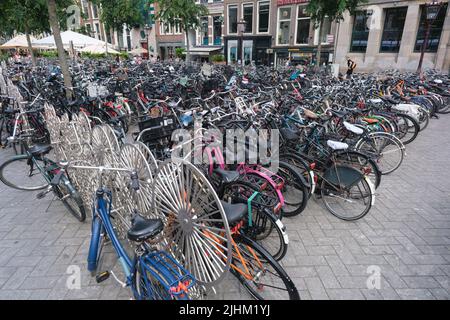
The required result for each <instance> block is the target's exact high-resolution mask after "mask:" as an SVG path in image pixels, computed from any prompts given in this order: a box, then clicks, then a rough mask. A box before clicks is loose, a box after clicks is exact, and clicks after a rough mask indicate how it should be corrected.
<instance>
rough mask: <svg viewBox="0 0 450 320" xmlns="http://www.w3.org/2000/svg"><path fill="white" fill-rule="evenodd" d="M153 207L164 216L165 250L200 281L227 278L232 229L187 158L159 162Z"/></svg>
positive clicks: (207, 283)
mask: <svg viewBox="0 0 450 320" xmlns="http://www.w3.org/2000/svg"><path fill="white" fill-rule="evenodd" d="M152 204H153V206H152V207H153V211H154V213H155V214H156V215H157V217H158V218H161V219H163V221H164V225H165V229H164V236H165V237H164V245H165V247H166V250H167V251H169V252H171V253H172V254H173V256H174V257H175V258H176V259H177V260H178V261H179V262H180V263H181V264H182V265H183V266H184V267H185V268H186V269H187V270H189V272H190V273H191V274H192V275H194V277H195V278H196V280H197V281H198V282H199V284H201V285H205V286H213V285H215V284H217V283H219V282H220V281H221V280H223V279H224V277H225V275H226V273H227V272H228V270H229V268H230V264H231V258H232V246H231V232H230V229H229V226H228V221H227V217H226V215H225V212H224V209H223V207H222V204H221V202H220V199H219V197H218V196H217V194H216V192H215V191H214V189H213V187H212V186H211V184H210V183H209V181H208V180H207V179H206V178H205V176H204V175H203V174H202V173H201V172H200V170H198V169H197V168H196V167H195V166H194V165H192V164H191V163H189V162H186V161H177V162H172V161H170V160H168V161H166V162H164V163H163V164H162V165H160V167H159V169H158V172H157V174H156V176H155V178H154V180H153V190H152Z"/></svg>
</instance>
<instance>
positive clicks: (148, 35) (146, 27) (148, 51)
mask: <svg viewBox="0 0 450 320" xmlns="http://www.w3.org/2000/svg"><path fill="white" fill-rule="evenodd" d="M150 29H151V27H150V25H149V24H148V23H146V24H145V25H144V30H145V33H146V35H147V48H145V49H146V50H147V59H149V60H150V43H149V40H150Z"/></svg>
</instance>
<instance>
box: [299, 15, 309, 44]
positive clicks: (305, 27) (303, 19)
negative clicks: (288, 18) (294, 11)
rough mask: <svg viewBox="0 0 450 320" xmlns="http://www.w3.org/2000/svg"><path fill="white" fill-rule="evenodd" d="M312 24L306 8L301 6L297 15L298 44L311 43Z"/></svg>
mask: <svg viewBox="0 0 450 320" xmlns="http://www.w3.org/2000/svg"><path fill="white" fill-rule="evenodd" d="M310 22H311V19H310V17H309V15H308V13H307V12H306V6H299V7H298V15H297V39H296V42H297V44H308V43H309V27H310Z"/></svg>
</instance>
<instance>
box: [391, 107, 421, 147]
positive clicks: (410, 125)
mask: <svg viewBox="0 0 450 320" xmlns="http://www.w3.org/2000/svg"><path fill="white" fill-rule="evenodd" d="M396 115H397V117H399V118H402V119H403V121H404V124H406V126H405V125H404V126H401V125H399V124H398V123H397V128H398V130H399V131H400V130H401V134H402V135H401V136H400V137H399V139H400V141H401V142H403V144H408V143H411V142H413V141H414V140H415V139H416V138H417V135H418V134H419V131H420V125H419V122H418V121H417V120H416V119H414V118H413V117H411V116H410V115H407V114H403V113H397V114H396ZM405 129H406V132H405ZM411 131H412V132H411ZM410 132H411V134H412V135H411V136H408V139H405V137H406V136H407V134H408V133H410Z"/></svg>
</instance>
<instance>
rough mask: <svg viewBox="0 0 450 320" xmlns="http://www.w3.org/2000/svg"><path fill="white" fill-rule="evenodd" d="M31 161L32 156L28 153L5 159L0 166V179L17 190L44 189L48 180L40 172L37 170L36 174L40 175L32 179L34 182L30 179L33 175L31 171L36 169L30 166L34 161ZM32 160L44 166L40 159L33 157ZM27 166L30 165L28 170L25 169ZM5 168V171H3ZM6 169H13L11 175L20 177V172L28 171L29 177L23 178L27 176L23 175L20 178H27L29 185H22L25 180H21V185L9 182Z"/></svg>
mask: <svg viewBox="0 0 450 320" xmlns="http://www.w3.org/2000/svg"><path fill="white" fill-rule="evenodd" d="M32 161H33V160H32V158H31V157H30V156H28V155H19V156H16V157H14V158H11V159H9V160H7V161H5V162H4V163H3V164H2V165H1V166H0V180H1V181H2V182H3V183H4V184H5V185H7V186H8V187H10V188H13V189H17V190H22V191H37V190H42V189H45V188H46V187H47V186H48V181H47V180H46V179H45V178H44V176H43V175H42V173H41V172H38V174H39V175H40V176H41V178H37V179H34V180H36V182H35V181H31V177H32V176H34V174H33V172H34V170H36V168H32V166H34V163H33V162H32ZM34 161H38V162H41V163H40V166H42V167H45V164H44V163H43V161H42V160H39V159H34ZM14 166H16V167H14ZM27 166H29V167H30V170H26V169H27ZM5 170H6V172H5ZM8 170H11V171H15V173H14V172H11V175H15V176H16V178H17V177H19V178H20V174H23V173H27V172H28V173H29V176H28V178H29V179H25V178H27V177H26V176H23V177H22V178H23V179H22V180H28V182H29V183H30V185H29V186H26V185H24V184H23V183H25V182H22V185H20V184H18V183H14V182H11V181H10V177H9V175H10V173H9V172H7V171H8Z"/></svg>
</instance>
